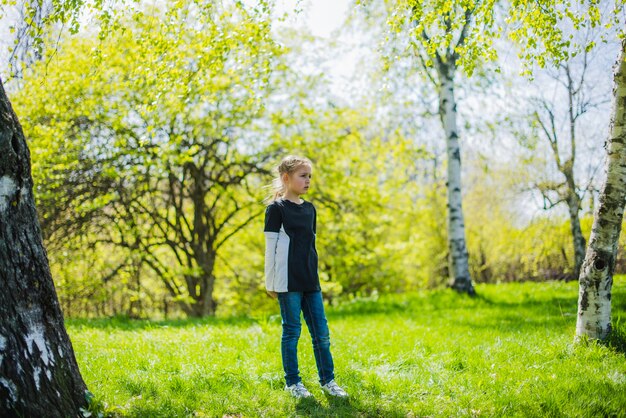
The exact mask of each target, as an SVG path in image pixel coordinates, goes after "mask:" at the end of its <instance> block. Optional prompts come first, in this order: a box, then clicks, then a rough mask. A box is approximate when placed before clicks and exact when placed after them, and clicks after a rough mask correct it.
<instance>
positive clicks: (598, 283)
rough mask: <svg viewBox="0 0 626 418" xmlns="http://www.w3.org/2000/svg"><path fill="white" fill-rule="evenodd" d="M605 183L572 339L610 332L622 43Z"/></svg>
mask: <svg viewBox="0 0 626 418" xmlns="http://www.w3.org/2000/svg"><path fill="white" fill-rule="evenodd" d="M605 147H606V162H605V168H604V172H605V180H604V183H603V184H602V186H601V188H600V196H599V199H598V205H597V208H596V212H595V214H594V218H593V226H592V229H591V237H590V238H589V246H588V248H587V253H586V255H585V261H584V262H583V265H582V270H581V273H580V278H579V292H578V317H577V321H576V338H577V339H581V338H582V337H583V336H586V337H589V338H592V339H605V338H606V337H607V336H608V335H609V333H610V331H611V287H612V285H613V271H614V269H615V258H616V256H617V245H618V242H619V235H620V232H621V229H622V218H623V215H624V202H625V201H626V40H623V41H622V44H621V51H620V54H619V58H618V60H617V63H616V65H615V75H614V87H613V109H612V112H611V126H610V132H609V137H608V138H607V140H606V144H605Z"/></svg>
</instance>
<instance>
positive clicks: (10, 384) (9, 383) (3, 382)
mask: <svg viewBox="0 0 626 418" xmlns="http://www.w3.org/2000/svg"><path fill="white" fill-rule="evenodd" d="M0 385H2V386H4V387H5V388H7V389H8V391H9V396H10V397H11V400H12V401H13V402H14V403H15V402H17V387H16V386H15V383H13V382H12V381H10V380H8V379H5V378H4V377H0Z"/></svg>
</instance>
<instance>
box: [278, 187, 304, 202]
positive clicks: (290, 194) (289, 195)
mask: <svg viewBox="0 0 626 418" xmlns="http://www.w3.org/2000/svg"><path fill="white" fill-rule="evenodd" d="M283 199H285V200H289V201H290V202H293V203H297V204H301V203H302V202H303V201H304V200H303V199H301V198H300V195H299V194H296V193H293V192H292V191H290V190H287V192H285V194H284V195H283Z"/></svg>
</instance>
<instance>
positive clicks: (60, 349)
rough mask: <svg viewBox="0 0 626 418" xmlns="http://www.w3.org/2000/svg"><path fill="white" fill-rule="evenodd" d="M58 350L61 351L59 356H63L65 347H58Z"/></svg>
mask: <svg viewBox="0 0 626 418" xmlns="http://www.w3.org/2000/svg"><path fill="white" fill-rule="evenodd" d="M57 351H58V352H59V356H60V357H61V358H63V349H62V348H61V346H58V347H57Z"/></svg>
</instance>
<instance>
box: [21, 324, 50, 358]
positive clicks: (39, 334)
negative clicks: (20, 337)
mask: <svg viewBox="0 0 626 418" xmlns="http://www.w3.org/2000/svg"><path fill="white" fill-rule="evenodd" d="M33 344H36V345H37V348H38V349H39V352H41V359H42V361H43V363H44V364H45V365H46V366H49V365H50V360H51V357H52V355H51V354H52V353H50V350H49V349H48V345H47V344H46V340H45V338H44V335H43V327H42V326H41V325H39V324H35V325H33V328H32V329H31V331H30V332H29V333H28V335H26V347H28V351H29V352H30V354H33Z"/></svg>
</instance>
